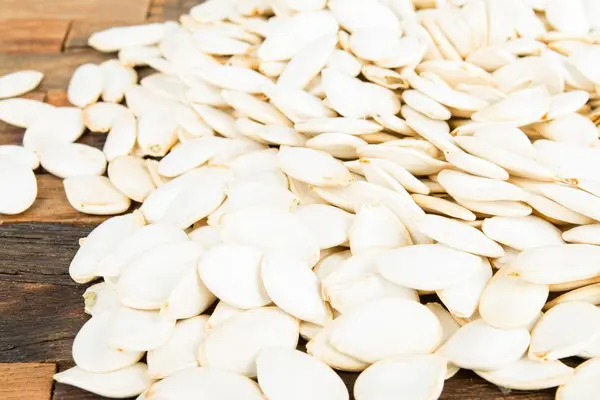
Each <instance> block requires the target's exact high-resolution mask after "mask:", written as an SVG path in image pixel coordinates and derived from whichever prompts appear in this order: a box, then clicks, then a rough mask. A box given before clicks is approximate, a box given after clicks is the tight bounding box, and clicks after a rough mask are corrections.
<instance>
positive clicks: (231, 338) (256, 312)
mask: <svg viewBox="0 0 600 400" xmlns="http://www.w3.org/2000/svg"><path fill="white" fill-rule="evenodd" d="M298 329H299V323H298V320H297V319H295V318H293V317H291V316H289V315H288V314H286V313H284V312H283V311H281V310H280V309H278V308H277V307H262V308H255V309H252V310H247V311H244V312H242V313H240V314H237V315H234V316H232V317H231V318H229V319H228V320H226V321H225V322H223V323H221V324H220V325H218V326H216V327H213V328H212V330H210V331H209V332H208V334H207V335H206V338H205V339H204V341H203V342H202V344H201V345H200V351H199V354H198V360H199V361H200V364H201V365H203V366H207V367H210V368H218V369H222V370H226V371H230V372H236V373H238V374H240V375H245V376H248V377H254V376H256V372H257V371H256V358H257V356H258V355H259V354H260V351H261V350H262V349H264V348H267V347H284V348H289V349H295V348H296V346H297V344H298V337H299V333H298Z"/></svg>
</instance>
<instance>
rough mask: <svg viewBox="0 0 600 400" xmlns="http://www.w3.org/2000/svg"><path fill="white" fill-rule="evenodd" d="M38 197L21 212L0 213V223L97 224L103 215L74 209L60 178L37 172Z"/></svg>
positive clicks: (103, 218)
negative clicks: (27, 208)
mask: <svg viewBox="0 0 600 400" xmlns="http://www.w3.org/2000/svg"><path fill="white" fill-rule="evenodd" d="M36 177H37V183H38V197H37V199H36V200H35V203H33V206H31V208H30V209H29V210H27V211H25V212H24V213H22V214H18V215H0V224H14V223H22V222H50V223H51V222H56V223H60V224H97V223H100V222H101V221H104V220H105V219H106V218H108V217H105V216H99V215H88V214H82V213H80V212H79V211H77V210H75V209H74V208H73V207H71V205H70V204H69V202H68V201H67V197H66V195H65V190H64V188H63V184H62V179H60V178H57V177H55V176H52V175H46V174H41V175H40V174H37V175H36Z"/></svg>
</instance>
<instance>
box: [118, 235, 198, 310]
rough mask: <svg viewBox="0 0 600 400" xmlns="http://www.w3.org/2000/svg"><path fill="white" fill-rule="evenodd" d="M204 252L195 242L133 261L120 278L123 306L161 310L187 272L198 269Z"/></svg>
mask: <svg viewBox="0 0 600 400" xmlns="http://www.w3.org/2000/svg"><path fill="white" fill-rule="evenodd" d="M202 252H203V250H202V248H201V247H200V246H199V245H198V244H196V243H194V242H192V241H185V242H173V243H168V244H163V245H162V246H158V247H154V248H153V249H151V250H149V251H147V252H146V253H144V254H143V255H142V256H140V257H139V258H137V259H134V260H132V262H131V264H129V265H128V266H127V267H126V268H125V269H124V270H123V271H122V272H121V274H120V275H119V282H118V283H117V292H118V294H119V299H120V301H121V304H123V305H125V306H127V307H131V308H136V309H138V310H157V309H160V308H161V306H162V305H163V304H164V303H165V302H166V300H167V298H168V297H169V295H170V294H171V292H172V291H173V290H174V288H175V286H176V285H177V284H178V283H179V281H180V280H181V279H182V277H183V276H184V275H185V274H186V273H187V271H188V270H190V269H192V268H195V267H196V263H197V261H198V259H199V258H200V256H201V255H202ZM166 263H169V268H168V269H167V268H165V267H164V265H165V264H166Z"/></svg>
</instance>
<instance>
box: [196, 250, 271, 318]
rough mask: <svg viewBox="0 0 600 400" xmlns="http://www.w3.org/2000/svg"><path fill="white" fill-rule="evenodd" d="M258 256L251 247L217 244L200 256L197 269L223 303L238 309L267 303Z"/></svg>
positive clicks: (256, 251)
mask: <svg viewBox="0 0 600 400" xmlns="http://www.w3.org/2000/svg"><path fill="white" fill-rule="evenodd" d="M262 257H263V255H262V253H261V252H260V251H259V250H258V249H256V248H254V247H252V246H248V245H233V244H222V245H217V246H215V247H213V248H211V249H209V250H208V252H207V253H206V254H205V255H204V257H202V260H201V261H200V262H199V263H198V272H199V274H200V277H201V279H202V282H204V284H205V285H206V286H207V287H208V289H209V290H210V291H211V292H212V293H214V294H215V295H216V296H217V297H218V298H219V299H221V300H222V301H224V302H226V303H227V304H230V305H232V306H234V307H236V308H241V309H250V308H255V307H262V306H265V305H267V304H269V303H270V302H271V299H270V298H269V296H268V295H267V292H266V291H265V288H264V286H263V282H262V279H261V276H260V265H261V259H262Z"/></svg>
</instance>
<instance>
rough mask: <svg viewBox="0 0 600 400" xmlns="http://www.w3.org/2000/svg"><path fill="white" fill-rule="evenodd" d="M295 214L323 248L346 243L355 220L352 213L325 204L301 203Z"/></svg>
mask: <svg viewBox="0 0 600 400" xmlns="http://www.w3.org/2000/svg"><path fill="white" fill-rule="evenodd" d="M294 214H295V215H296V216H298V217H299V218H300V220H301V221H302V223H303V224H305V225H306V226H307V227H308V228H309V229H310V231H311V232H312V233H313V234H314V236H315V237H316V239H317V241H318V243H319V247H320V248H321V249H329V248H331V247H335V246H339V245H341V244H343V243H345V242H346V241H347V240H348V236H349V233H350V227H351V226H352V223H353V220H354V218H353V215H352V214H350V213H347V212H346V211H344V210H340V209H338V208H335V207H333V206H330V205H325V204H307V205H301V206H300V207H298V208H297V209H296V210H295V211H294Z"/></svg>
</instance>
